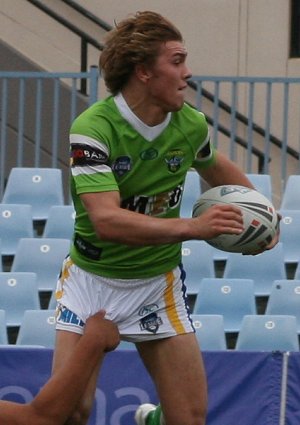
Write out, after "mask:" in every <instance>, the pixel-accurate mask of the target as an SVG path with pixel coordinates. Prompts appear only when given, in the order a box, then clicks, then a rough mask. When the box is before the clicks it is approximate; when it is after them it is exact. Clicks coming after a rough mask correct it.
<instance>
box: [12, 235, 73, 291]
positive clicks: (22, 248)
mask: <svg viewBox="0 0 300 425" xmlns="http://www.w3.org/2000/svg"><path fill="white" fill-rule="evenodd" d="M69 249H70V240H68V239H55V238H24V239H23V238H22V239H20V241H19V244H18V247H17V251H16V254H15V256H14V259H13V262H12V266H11V271H13V272H33V273H36V275H37V285H38V289H39V291H53V289H55V287H56V281H57V278H58V276H59V273H60V270H61V266H62V262H63V260H64V258H65V257H66V256H67V254H68V252H69Z"/></svg>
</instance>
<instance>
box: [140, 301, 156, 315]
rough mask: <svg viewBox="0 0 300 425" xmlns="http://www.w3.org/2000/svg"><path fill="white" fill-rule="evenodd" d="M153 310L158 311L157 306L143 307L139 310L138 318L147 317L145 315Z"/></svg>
mask: <svg viewBox="0 0 300 425" xmlns="http://www.w3.org/2000/svg"><path fill="white" fill-rule="evenodd" d="M155 310H158V305H157V304H148V305H143V307H141V308H140V309H139V316H147V314H150V313H153V311H155Z"/></svg>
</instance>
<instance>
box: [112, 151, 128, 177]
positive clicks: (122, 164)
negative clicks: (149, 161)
mask: <svg viewBox="0 0 300 425" xmlns="http://www.w3.org/2000/svg"><path fill="white" fill-rule="evenodd" d="M131 167H132V163H131V159H130V157H129V156H125V155H124V156H119V158H117V159H116V160H115V162H114V163H113V164H112V167H111V168H112V170H113V171H114V172H115V173H116V174H117V175H118V176H119V177H122V176H123V175H124V174H126V173H127V172H128V171H130V170H131Z"/></svg>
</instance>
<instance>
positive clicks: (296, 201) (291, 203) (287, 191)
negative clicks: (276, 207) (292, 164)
mask: <svg viewBox="0 0 300 425" xmlns="http://www.w3.org/2000/svg"><path fill="white" fill-rule="evenodd" d="M299 187H300V175H298V174H295V175H290V176H289V177H288V179H287V181H286V184H285V187H284V189H283V194H282V198H281V204H280V210H300V192H299Z"/></svg>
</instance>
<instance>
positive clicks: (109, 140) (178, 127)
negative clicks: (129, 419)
mask: <svg viewBox="0 0 300 425" xmlns="http://www.w3.org/2000/svg"><path fill="white" fill-rule="evenodd" d="M70 140H71V168H72V177H71V185H72V195H73V202H74V206H75V209H76V222H75V235H74V243H73V246H72V249H71V253H70V257H71V258H67V259H66V260H65V262H64V265H63V268H62V273H61V276H60V279H59V281H58V284H57V291H56V296H57V299H58V318H57V325H56V327H57V329H61V330H67V331H71V332H76V333H79V334H82V332H83V328H84V323H85V321H86V319H87V318H88V317H89V316H91V315H92V314H95V313H96V312H97V311H99V310H100V309H105V311H106V315H107V317H108V318H110V319H111V320H113V321H114V322H115V323H116V324H117V325H118V328H119V331H120V335H121V338H122V339H126V340H129V341H133V342H139V341H145V340H150V339H158V338H167V337H171V336H174V335H179V334H183V333H189V332H193V331H194V328H193V326H192V322H191V320H190V317H189V309H188V305H187V302H186V295H185V286H184V282H183V281H184V278H183V273H182V270H181V268H180V267H179V264H180V263H181V244H180V243H178V244H165V245H155V246H143V247H133V246H126V245H122V244H116V243H108V242H104V241H101V240H100V239H99V238H98V237H97V236H96V234H95V232H94V229H93V226H92V223H91V222H90V220H89V218H88V215H87V213H86V211H85V209H84V208H83V205H82V203H81V201H80V194H81V193H88V192H103V191H119V193H120V197H121V206H122V208H128V209H129V210H131V211H136V212H137V213H141V214H148V215H151V216H153V217H160V218H163V219H168V218H171V217H179V211H180V202H181V197H182V192H183V185H184V180H185V176H186V173H187V171H188V170H189V168H190V167H191V166H194V167H197V168H198V167H205V166H209V165H210V164H212V163H213V161H214V150H213V149H212V147H211V146H210V141H209V136H208V128H207V124H206V122H205V118H204V116H203V114H201V113H199V112H197V111H196V110H194V109H192V108H190V107H189V106H187V105H184V107H183V108H182V110H181V111H179V112H176V113H172V114H171V113H170V114H169V115H168V116H167V118H166V120H165V121H164V122H163V123H162V124H160V125H158V126H156V127H148V126H146V125H145V124H144V123H142V122H141V121H140V120H139V119H138V118H137V117H136V116H135V115H134V114H133V113H132V111H131V110H130V109H129V108H128V106H127V104H126V102H125V100H124V99H123V97H122V96H121V95H118V96H117V97H115V98H112V97H109V98H108V99H106V100H104V101H101V102H97V103H96V104H94V105H93V106H91V107H90V108H89V109H87V110H86V111H85V112H83V114H81V115H80V116H79V117H78V118H77V119H76V120H75V122H74V123H73V125H72V128H71V135H70ZM196 157H197V160H195V158H196Z"/></svg>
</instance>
